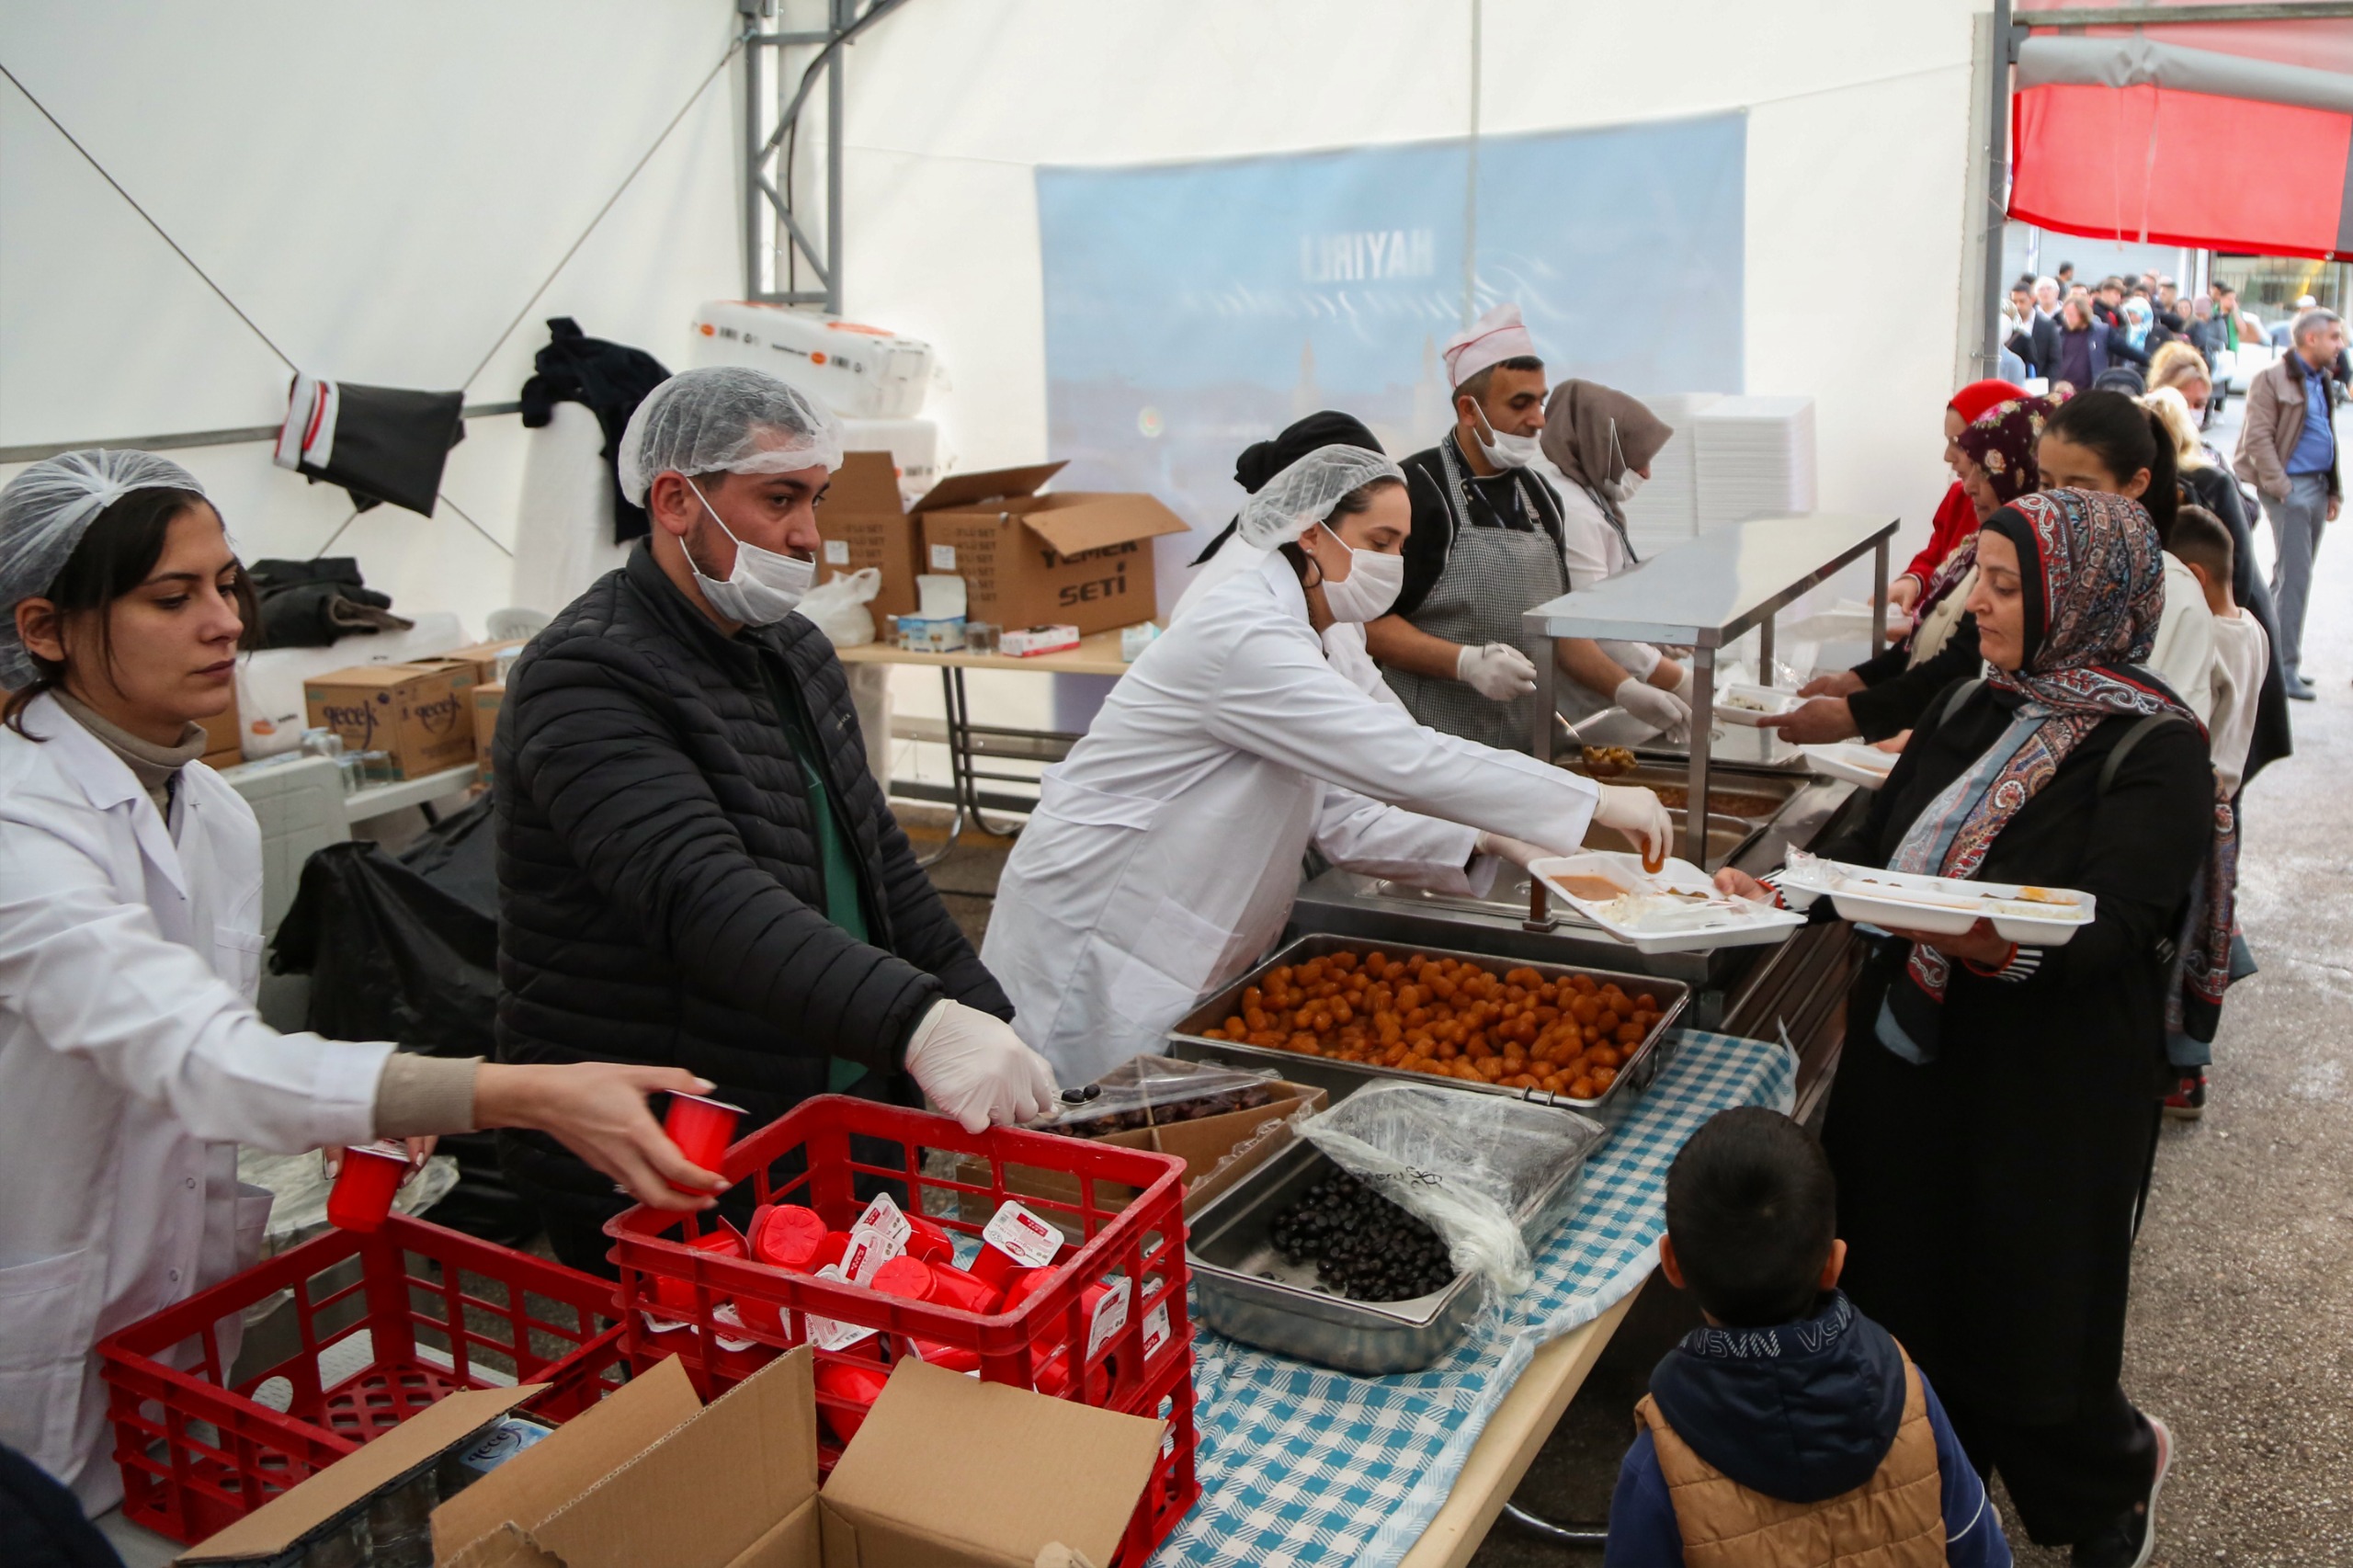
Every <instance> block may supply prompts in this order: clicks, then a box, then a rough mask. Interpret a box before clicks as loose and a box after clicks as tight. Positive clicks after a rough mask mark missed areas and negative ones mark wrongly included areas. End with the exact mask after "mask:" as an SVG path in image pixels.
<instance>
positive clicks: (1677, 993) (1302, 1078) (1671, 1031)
mask: <svg viewBox="0 0 2353 1568" xmlns="http://www.w3.org/2000/svg"><path fill="white" fill-rule="evenodd" d="M1380 947H1381V944H1380V943H1377V942H1368V941H1366V940H1365V939H1364V938H1363V937H1339V936H1330V935H1324V934H1320V933H1319V934H1311V935H1308V936H1304V937H1300V938H1299V939H1298V940H1296V941H1293V942H1290V943H1289V944H1287V945H1286V946H1284V947H1282V948H1279V949H1277V950H1276V952H1275V954H1274V956H1273V957H1271V958H1269V959H1268V960H1267V961H1266V962H1264V963H1262V964H1260V965H1259V966H1258V967H1257V968H1256V969H1254V970H1252V971H1250V972H1249V973H1247V974H1245V975H1244V976H1243V977H1242V978H1241V979H1239V980H1237V981H1235V982H1234V983H1233V984H1231V985H1229V986H1226V987H1225V988H1224V989H1222V990H1221V991H1219V992H1218V993H1216V994H1214V995H1212V996H1210V997H1209V998H1207V999H1206V1000H1204V1001H1203V1002H1201V1003H1200V1004H1199V1006H1196V1007H1195V1008H1194V1009H1193V1010H1192V1011H1191V1012H1190V1013H1188V1014H1187V1015H1186V1016H1185V1017H1184V1018H1182V1019H1181V1020H1179V1021H1178V1023H1177V1025H1176V1028H1173V1029H1171V1030H1169V1031H1168V1043H1169V1051H1168V1054H1169V1055H1171V1056H1179V1057H1183V1058H1184V1059H1185V1060H1187V1061H1188V1062H1225V1063H1227V1064H1229V1065H1232V1066H1237V1067H1267V1066H1273V1067H1279V1068H1281V1069H1282V1075H1283V1076H1284V1077H1286V1078H1288V1079H1290V1081H1291V1082H1293V1083H1295V1084H1313V1085H1315V1086H1316V1087H1318V1088H1321V1089H1323V1090H1324V1091H1325V1092H1326V1093H1328V1094H1329V1095H1330V1096H1332V1098H1333V1100H1334V1102H1335V1103H1336V1102H1338V1101H1339V1100H1341V1099H1344V1098H1346V1097H1347V1096H1348V1095H1350V1094H1352V1093H1354V1092H1355V1091H1356V1090H1358V1089H1359V1088H1362V1087H1363V1086H1364V1085H1366V1084H1368V1083H1370V1082H1372V1081H1374V1080H1376V1079H1381V1078H1390V1079H1394V1080H1396V1081H1398V1082H1400V1083H1406V1084H1437V1085H1441V1086H1442V1087H1445V1088H1449V1089H1461V1090H1463V1091H1464V1092H1465V1093H1469V1094H1480V1095H1507V1096H1510V1097H1512V1098H1513V1099H1519V1100H1528V1101H1530V1102H1532V1103H1534V1104H1537V1105H1549V1106H1559V1107H1561V1108H1563V1109H1566V1110H1574V1111H1578V1112H1581V1113H1582V1114H1584V1115H1586V1116H1590V1117H1595V1118H1597V1119H1600V1120H1601V1121H1602V1122H1604V1123H1605V1124H1608V1123H1611V1122H1615V1121H1616V1120H1617V1119H1618V1118H1620V1116H1622V1115H1624V1114H1625V1110H1626V1108H1627V1107H1629V1106H1631V1105H1632V1104H1633V1103H1634V1101H1635V1100H1636V1099H1638V1098H1640V1097H1641V1096H1642V1093H1643V1090H1644V1089H1647V1088H1649V1087H1650V1086H1651V1084H1652V1082H1653V1080H1654V1079H1656V1078H1657V1077H1658V1074H1659V1071H1660V1069H1662V1068H1664V1067H1665V1065H1666V1064H1667V1062H1668V1061H1669V1060H1670V1059H1671V1058H1672V1057H1673V1056H1674V1054H1675V1046H1676V1041H1677V1039H1678V1038H1679V1037H1678V1036H1677V1032H1676V1024H1677V1020H1678V1019H1680V1018H1681V1017H1683V1011H1684V1009H1685V1008H1686V1007H1687V1006H1689V1005H1690V1001H1691V987H1690V986H1689V985H1688V984H1687V983H1685V982H1683V981H1680V980H1665V979H1661V978H1660V977H1658V976H1657V975H1652V974H1641V973H1637V972H1635V971H1631V970H1612V969H1596V968H1593V967H1591V966H1590V965H1586V964H1566V963H1542V962H1539V961H1537V960H1529V959H1510V958H1497V957H1495V956H1494V955H1492V954H1488V953H1472V952H1464V951H1462V950H1461V949H1450V948H1425V947H1421V946H1418V945H1416V946H1415V947H1413V948H1410V949H1403V951H1404V952H1415V953H1421V954H1423V955H1425V956H1426V957H1428V958H1434V959H1467V960H1470V961H1472V963H1478V964H1484V965H1487V966H1489V967H1491V968H1494V969H1498V970H1514V969H1531V970H1534V971H1536V972H1537V973H1538V974H1540V975H1543V976H1544V977H1545V978H1547V979H1551V980H1558V979H1560V978H1562V977H1563V976H1566V975H1572V974H1589V975H1591V976H1593V977H1594V978H1595V979H1596V980H1604V981H1607V980H1614V981H1616V982H1618V983H1619V984H1620V986H1621V987H1622V988H1624V989H1625V990H1626V991H1627V992H1629V993H1630V994H1636V995H1639V994H1642V993H1643V992H1645V991H1647V992H1649V993H1650V994H1652V995H1654V996H1655V997H1657V998H1658V1004H1659V1016H1658V1018H1657V1019H1656V1021H1655V1022H1654V1023H1653V1024H1652V1025H1651V1031H1650V1033H1648V1034H1646V1035H1644V1036H1643V1039H1642V1041H1641V1042H1640V1043H1639V1044H1637V1045H1636V1046H1635V1047H1634V1050H1633V1053H1632V1054H1631V1055H1630V1056H1628V1057H1627V1058H1626V1062H1625V1065H1624V1066H1622V1067H1620V1069H1619V1070H1618V1076H1617V1077H1616V1078H1615V1079H1614V1080H1612V1081H1611V1083H1610V1085H1609V1086H1608V1088H1607V1089H1604V1090H1603V1091H1602V1092H1601V1093H1600V1094H1598V1095H1597V1096H1594V1097H1593V1098H1592V1099H1589V1100H1577V1099H1571V1098H1570V1097H1569V1096H1566V1095H1555V1094H1549V1093H1547V1092H1545V1091H1544V1090H1542V1089H1512V1088H1506V1087H1504V1086H1503V1085H1500V1084H1472V1083H1466V1082H1465V1081H1463V1080H1462V1079H1460V1078H1441V1077H1439V1076H1438V1075H1437V1074H1432V1073H1409V1072H1407V1071H1406V1070H1405V1069H1404V1068H1402V1067H1378V1066H1374V1065H1373V1064H1372V1063H1370V1062H1343V1061H1341V1060H1339V1059H1338V1058H1336V1057H1330V1056H1307V1055H1303V1054H1302V1053H1301V1052H1299V1051H1278V1050H1274V1049H1272V1048H1269V1047H1267V1046H1262V1045H1245V1044H1243V1043H1241V1042H1240V1041H1238V1040H1212V1039H1211V1038H1209V1036H1208V1034H1207V1033H1206V1032H1205V1031H1206V1030H1207V1029H1209V1028H1211V1026H1212V1025H1216V1024H1222V1023H1223V1022H1225V1020H1226V1019H1228V1018H1230V1017H1233V1015H1234V1014H1235V1013H1237V1012H1239V1011H1240V1010H1241V1007H1242V994H1243V993H1244V992H1245V991H1246V990H1248V989H1249V988H1250V987H1251V986H1253V985H1256V984H1257V983H1258V982H1259V981H1260V980H1261V979H1262V978H1264V977H1265V976H1266V975H1267V974H1268V973H1270V972H1271V971H1275V970H1278V969H1280V968H1282V967H1283V966H1284V965H1285V964H1300V963H1305V962H1306V961H1307V960H1310V959H1317V958H1323V957H1324V956H1325V955H1327V954H1330V953H1336V952H1341V951H1344V950H1345V951H1349V952H1359V953H1360V952H1367V951H1370V950H1373V949H1378V948H1380Z"/></svg>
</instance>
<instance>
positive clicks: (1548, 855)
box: [1479, 833, 1576, 871]
mask: <svg viewBox="0 0 2353 1568" xmlns="http://www.w3.org/2000/svg"><path fill="white" fill-rule="evenodd" d="M1479 853H1480V854H1482V855H1493V856H1495V858H1497V859H1499V860H1508V861H1510V862H1511V863H1512V864H1513V865H1515V866H1517V867H1518V868H1519V869H1521V870H1523V871H1525V870H1527V869H1528V863H1529V861H1530V860H1550V859H1552V858H1553V857H1554V856H1556V855H1574V854H1575V853H1576V851H1575V850H1574V849H1566V850H1563V849H1547V848H1545V847H1544V846H1542V845H1540V844H1530V843H1529V842H1528V840H1526V839H1524V838H1509V837H1506V836H1505V835H1502V834H1500V833H1483V834H1481V835H1479Z"/></svg>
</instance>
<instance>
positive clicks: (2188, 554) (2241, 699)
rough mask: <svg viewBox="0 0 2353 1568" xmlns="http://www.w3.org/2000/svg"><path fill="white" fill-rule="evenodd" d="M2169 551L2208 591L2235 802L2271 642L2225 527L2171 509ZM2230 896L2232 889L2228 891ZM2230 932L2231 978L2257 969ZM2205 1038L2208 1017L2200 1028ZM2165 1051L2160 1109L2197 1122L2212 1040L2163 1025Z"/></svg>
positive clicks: (2226, 771)
mask: <svg viewBox="0 0 2353 1568" xmlns="http://www.w3.org/2000/svg"><path fill="white" fill-rule="evenodd" d="M2166 548H2167V552H2168V553H2169V554H2171V555H2172V556H2173V557H2174V558H2175V559H2176V560H2177V561H2179V562H2181V563H2182V564H2183V565H2184V566H2187V567H2188V568H2189V574H2190V575H2191V576H2193V577H2195V578H2197V579H2198V585H2199V587H2200V588H2201V589H2203V590H2204V591H2205V595H2206V608H2208V609H2209V610H2211V611H2212V612H2213V617H2214V666H2213V676H2212V684H2211V688H2210V689H2211V697H2212V707H2211V710H2209V712H2208V715H2207V720H2206V737H2207V744H2208V747H2209V755H2210V756H2211V757H2212V758H2213V762H2214V782H2215V786H2216V799H2217V800H2220V801H2235V800H2236V799H2237V798H2238V792H2239V784H2240V781H2241V779H2242V778H2244V777H2245V772H2246V752H2247V745H2248V743H2249V742H2250V741H2251V740H2252V739H2253V737H2254V734H2255V708H2256V698H2257V697H2258V696H2259V695H2260V693H2261V691H2262V688H2263V676H2264V672H2265V671H2266V670H2267V669H2268V668H2269V667H2270V665H2271V640H2270V639H2269V638H2268V637H2267V636H2265V635H2264V632H2263V624H2262V622H2260V621H2258V620H2256V619H2255V617H2253V616H2251V615H2249V614H2247V613H2246V612H2245V611H2244V610H2242V609H2240V608H2239V607H2238V604H2237V602H2236V601H2235V600H2234V599H2233V598H2232V597H2231V574H2232V573H2233V571H2234V570H2235V569H2236V564H2237V554H2238V547H2237V544H2236V542H2235V541H2234V540H2233V539H2232V538H2231V530H2230V527H2229V525H2227V524H2225V523H2224V522H2223V521H2222V518H2220V517H2216V516H2215V515H2214V514H2213V513H2211V512H2210V511H2208V510H2207V509H2206V508H2205V507H2203V506H2184V507H2182V508H2181V509H2180V511H2178V512H2177V513H2176V514H2175V517H2174V528H2173V542H2172V543H2171V544H2170V545H2169V546H2167V547H2166ZM2232 892H2233V893H2234V895H2235V893H2236V892H2237V889H2236V888H2235V887H2234V888H2233V889H2232ZM2244 956H2245V955H2244V952H2243V949H2240V947H2239V944H2238V943H2237V940H2236V938H2235V937H2234V938H2233V962H2232V965H2231V978H2232V979H2233V980H2234V981H2237V980H2242V979H2245V976H2246V975H2248V974H2252V973H2253V972H2255V971H2254V964H2253V961H2252V960H2248V961H2247V963H2246V965H2245V969H2244V971H2242V968H2241V966H2240V964H2239V962H2238V960H2239V959H2241V958H2242V957H2244ZM2200 1028H2201V1029H2202V1030H2203V1031H2204V1032H2207V1033H2208V1034H2209V1035H2210V1036H2211V1028H2212V1026H2211V1020H2209V1021H2208V1022H2206V1023H2205V1024H2203V1025H2201V1026H2200ZM2165 1054H2166V1057H2167V1059H2168V1060H2169V1061H2171V1062H2172V1063H2173V1067H2174V1072H2175V1074H2176V1077H2177V1080H2178V1081H2177V1083H2176V1084H2175V1085H2174V1091H2173V1093H2172V1094H2170V1095H2167V1096H2165V1114H2166V1115H2167V1116H2171V1117H2177V1118H2179V1119H2182V1120H2185V1121H2195V1120H2197V1119H2199V1118H2200V1117H2201V1116H2203V1115H2205V1114H2206V1086H2207V1085H2206V1069H2207V1068H2208V1067H2210V1066H2211V1065H2212V1064H2213V1043H2212V1040H2211V1038H2210V1039H2208V1040H2199V1039H2196V1038H2194V1035H2193V1034H2190V1033H2185V1032H2184V1031H2183V1030H2181V1029H2170V1028H2169V1029H2167V1030H2166V1031H2165Z"/></svg>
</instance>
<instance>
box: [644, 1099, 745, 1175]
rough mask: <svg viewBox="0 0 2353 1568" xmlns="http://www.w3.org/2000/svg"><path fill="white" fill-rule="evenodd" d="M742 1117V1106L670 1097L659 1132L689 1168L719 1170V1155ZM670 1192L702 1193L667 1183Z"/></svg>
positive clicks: (730, 1139) (725, 1148)
mask: <svg viewBox="0 0 2353 1568" xmlns="http://www.w3.org/2000/svg"><path fill="white" fill-rule="evenodd" d="M743 1118H744V1108H743V1107H742V1106H733V1105H729V1104H728V1103H727V1102H726V1101H725V1100H713V1099H705V1098H704V1097H703V1096H700V1095H681V1094H673V1095H671V1096H670V1108H669V1110H668V1112H667V1113H666V1114H665V1115H664V1116H663V1118H662V1131H664V1132H666V1133H668V1134H669V1136H670V1142H673V1143H676V1145H677V1146H678V1153H681V1154H684V1155H685V1156H686V1157H687V1160H688V1164H690V1165H700V1166H701V1167H702V1168H703V1169H704V1170H707V1171H715V1170H717V1169H718V1168H719V1159H720V1156H721V1155H722V1154H724V1153H727V1145H728V1144H730V1143H732V1142H734V1141H735V1124H736V1123H737V1122H738V1121H741V1120H742V1119H743ZM670 1190H671V1191H673V1192H685V1193H691V1194H693V1195H694V1196H696V1197H702V1196H704V1194H703V1193H702V1192H701V1191H700V1190H699V1188H696V1187H680V1186H679V1185H678V1184H677V1183H676V1182H675V1181H674V1182H672V1183H670Z"/></svg>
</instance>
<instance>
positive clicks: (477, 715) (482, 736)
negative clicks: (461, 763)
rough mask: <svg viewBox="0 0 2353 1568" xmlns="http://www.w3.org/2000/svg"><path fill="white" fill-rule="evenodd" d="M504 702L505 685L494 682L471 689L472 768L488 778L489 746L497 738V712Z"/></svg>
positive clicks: (499, 681)
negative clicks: (472, 717)
mask: <svg viewBox="0 0 2353 1568" xmlns="http://www.w3.org/2000/svg"><path fill="white" fill-rule="evenodd" d="M505 702H506V682H505V681H503V680H494V681H489V682H486V683H485V684H483V685H481V686H477V687H474V689H473V708H474V766H475V767H479V768H481V769H482V776H483V778H489V777H490V745H491V743H492V742H493V741H494V740H496V739H497V738H498V710H499V708H500V707H501V705H503V704H504V703H505Z"/></svg>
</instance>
